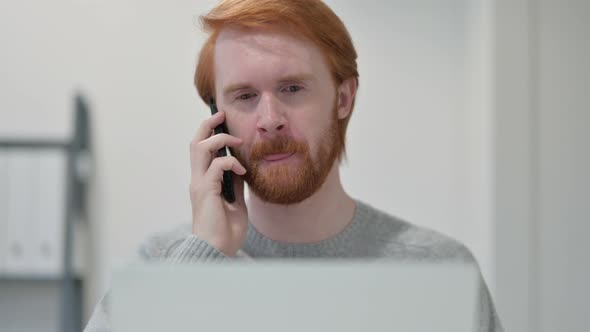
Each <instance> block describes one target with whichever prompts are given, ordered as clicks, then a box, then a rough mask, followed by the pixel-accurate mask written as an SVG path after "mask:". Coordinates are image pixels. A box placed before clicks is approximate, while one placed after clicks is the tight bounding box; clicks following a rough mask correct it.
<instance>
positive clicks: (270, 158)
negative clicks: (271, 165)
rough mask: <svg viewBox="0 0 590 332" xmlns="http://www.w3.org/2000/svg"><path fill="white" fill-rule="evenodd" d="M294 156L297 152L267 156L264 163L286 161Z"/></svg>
mask: <svg viewBox="0 0 590 332" xmlns="http://www.w3.org/2000/svg"><path fill="white" fill-rule="evenodd" d="M294 154H295V152H287V153H274V154H267V155H265V156H264V158H262V159H264V161H269V162H275V161H281V160H285V159H287V158H289V157H291V156H292V155H294Z"/></svg>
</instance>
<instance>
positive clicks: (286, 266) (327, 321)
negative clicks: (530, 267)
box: [110, 261, 478, 332]
mask: <svg viewBox="0 0 590 332" xmlns="http://www.w3.org/2000/svg"><path fill="white" fill-rule="evenodd" d="M477 281H478V274H477V271H476V270H475V268H474V267H472V266H465V265H449V264H411V265H408V264H401V263H391V262H380V263H363V262H350V261H339V262H334V261H288V262H284V261H283V262H278V261H263V262H259V261H256V262H244V263H222V264H219V263H208V264H206V263H204V264H196V265H140V266H131V267H128V268H125V269H123V270H121V271H119V272H118V273H116V274H115V276H114V279H113V289H112V294H111V295H112V298H111V302H110V303H111V313H112V323H113V332H163V331H166V332H168V331H183V332H184V331H204V332H205V331H206V332H213V331H219V332H238V331H239V332H241V331H256V332H271V331H272V332H277V331H279V332H307V331H309V332H319V331H322V332H326V331H338V332H353V331H354V332H359V331H363V332H365V331H366V332H370V331H399V332H406V331H408V332H410V331H412V332H433V331H441V332H444V331H448V332H473V331H475V313H476V300H477V298H476V297H477Z"/></svg>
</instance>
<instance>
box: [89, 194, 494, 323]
mask: <svg viewBox="0 0 590 332" xmlns="http://www.w3.org/2000/svg"><path fill="white" fill-rule="evenodd" d="M191 229H192V225H190V224H187V225H182V226H181V227H178V228H176V229H174V230H172V231H169V232H166V233H161V234H157V235H155V236H153V237H151V238H150V239H148V240H147V241H146V242H145V243H144V244H143V245H142V246H141V247H140V258H141V259H142V260H145V261H154V260H166V261H170V262H176V263H189V264H190V263H191V262H203V261H208V260H232V259H254V260H257V259H264V258H275V259H276V258H285V259H289V258H350V259H369V260H381V259H392V260H395V261H404V262H416V261H422V262H447V261H449V262H465V263H468V264H474V265H475V266H477V263H476V261H475V259H474V257H473V255H472V254H471V252H470V251H469V250H468V249H467V248H466V247H465V246H464V245H462V244H461V243H459V242H457V241H456V240H453V239H451V238H449V237H447V236H445V235H442V234H440V233H437V232H435V231H432V230H429V229H425V228H421V227H418V226H416V225H413V224H410V223H408V222H406V221H403V220H401V219H399V218H396V217H393V216H391V215H389V214H387V213H384V212H382V211H379V210H377V209H375V208H373V207H371V206H369V205H368V204H366V203H363V202H361V201H358V200H357V201H356V209H355V213H354V217H353V219H352V221H351V222H350V223H349V225H348V226H347V227H346V228H345V229H344V230H343V231H341V232H340V233H339V234H337V235H335V236H334V237H332V238H330V239H326V240H323V241H320V242H317V243H307V244H294V243H285V242H278V241H274V240H272V239H270V238H268V237H266V236H264V235H263V234H261V233H260V232H258V231H257V230H256V229H255V228H254V227H253V226H252V225H250V226H249V229H248V233H247V236H246V241H245V243H244V245H243V247H242V250H240V251H238V253H237V255H236V258H230V257H227V256H225V255H224V254H223V253H222V252H221V251H219V250H217V249H216V248H215V247H213V246H211V245H209V244H208V243H207V242H205V241H203V240H201V239H199V238H198V237H196V236H195V235H193V234H192V232H191ZM108 301H109V296H108V294H107V295H106V296H104V297H103V299H102V300H101V301H100V302H99V303H98V305H97V306H96V308H95V310H94V313H93V314H92V317H91V318H90V320H89V322H88V324H87V326H86V328H85V330H84V332H111V327H110V319H109V312H108V307H109V305H108ZM478 302H479V303H478V310H477V312H478V318H477V324H478V329H477V331H478V332H503V331H504V330H503V328H502V326H501V324H500V321H499V319H498V316H497V314H496V310H495V308H494V304H493V302H492V298H491V296H490V294H489V291H488V287H487V286H486V284H485V282H484V280H483V278H482V277H481V273H480V287H479V301H478Z"/></svg>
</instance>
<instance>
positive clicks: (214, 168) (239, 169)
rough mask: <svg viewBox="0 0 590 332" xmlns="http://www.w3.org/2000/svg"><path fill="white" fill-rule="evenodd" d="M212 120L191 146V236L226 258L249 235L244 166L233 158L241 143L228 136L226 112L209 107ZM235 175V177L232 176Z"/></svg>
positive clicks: (232, 254)
mask: <svg viewBox="0 0 590 332" xmlns="http://www.w3.org/2000/svg"><path fill="white" fill-rule="evenodd" d="M209 106H210V107H211V112H212V114H213V115H212V116H211V117H210V118H207V119H205V120H204V121H203V122H202V123H201V125H200V127H199V129H198V131H197V134H196V135H195V137H194V139H193V140H192V142H191V145H190V157H191V158H190V160H191V182H190V199H191V208H192V221H193V229H192V232H193V234H195V235H196V236H197V237H198V238H200V239H201V240H204V241H205V242H207V243H208V244H209V245H211V246H213V247H215V248H216V249H218V250H219V251H221V252H223V253H224V254H225V255H227V256H234V255H235V253H236V252H237V251H238V250H239V249H240V248H241V247H242V244H243V243H244V240H245V239H246V233H247V231H248V211H247V207H246V203H245V201H244V180H243V179H242V177H241V176H242V175H244V174H245V173H246V169H245V168H244V166H242V165H241V164H240V162H239V161H238V160H237V159H236V158H235V157H233V156H232V155H231V152H230V149H229V148H238V147H239V146H240V145H241V144H242V140H241V139H239V138H237V137H235V136H231V135H229V134H228V133H227V127H226V128H224V127H225V112H223V111H219V112H217V107H216V105H215V101H214V100H211V102H210V105H209ZM231 173H234V174H231Z"/></svg>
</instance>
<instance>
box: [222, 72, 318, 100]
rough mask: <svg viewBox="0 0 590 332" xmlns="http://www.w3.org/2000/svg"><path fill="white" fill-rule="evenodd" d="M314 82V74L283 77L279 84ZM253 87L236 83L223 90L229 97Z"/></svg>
mask: <svg viewBox="0 0 590 332" xmlns="http://www.w3.org/2000/svg"><path fill="white" fill-rule="evenodd" d="M311 80H313V75H312V74H296V75H286V76H283V77H281V78H280V79H279V80H278V82H279V83H285V82H304V81H311ZM251 87H252V85H250V84H248V83H234V84H230V85H228V86H227V87H225V88H224V89H223V95H224V96H227V95H228V94H230V93H232V92H235V91H238V90H243V89H249V88H251Z"/></svg>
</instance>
